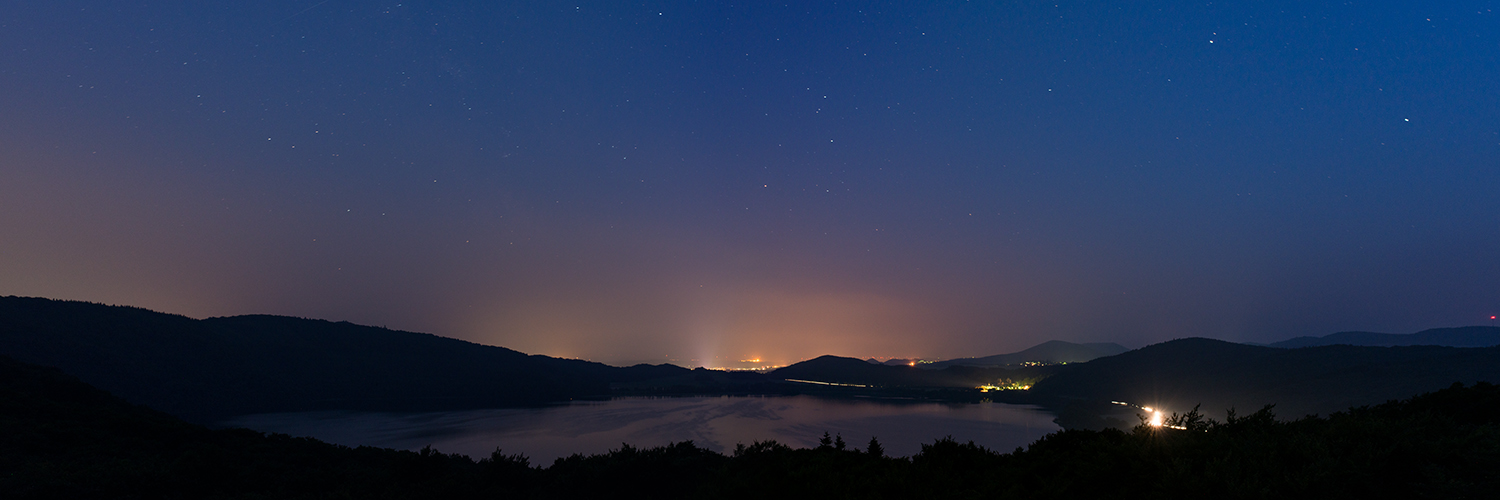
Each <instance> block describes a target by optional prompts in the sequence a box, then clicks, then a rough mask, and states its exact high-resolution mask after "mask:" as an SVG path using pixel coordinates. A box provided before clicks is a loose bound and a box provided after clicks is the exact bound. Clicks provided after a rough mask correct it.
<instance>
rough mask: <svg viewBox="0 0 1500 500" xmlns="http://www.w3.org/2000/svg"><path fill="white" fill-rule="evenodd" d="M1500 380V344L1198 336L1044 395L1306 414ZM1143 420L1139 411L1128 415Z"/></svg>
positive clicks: (1076, 373) (1077, 369)
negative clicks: (1256, 341)
mask: <svg viewBox="0 0 1500 500" xmlns="http://www.w3.org/2000/svg"><path fill="white" fill-rule="evenodd" d="M1476 381H1487V382H1494V381H1500V347H1490V348H1454V347H1437V346H1406V347H1361V346H1321V347H1308V348H1302V349H1278V348H1273V347H1261V346H1251V345H1244V344H1235V343H1231V342H1224V341H1220V340H1213V339H1204V338H1189V339H1179V340H1173V341H1170V342H1164V343H1161V344H1156V345H1151V346H1147V347H1143V348H1141V349H1136V350H1134V351H1130V352H1127V353H1124V354H1120V355H1117V356H1110V357H1106V358H1099V359H1096V360H1093V361H1089V362H1087V363H1082V364H1077V365H1068V369H1067V370H1062V371H1059V372H1058V373H1057V374H1055V375H1053V376H1052V377H1049V378H1047V379H1044V380H1042V381H1041V382H1039V383H1037V384H1036V385H1035V386H1034V387H1033V388H1032V390H1031V392H1032V393H1033V394H1034V395H1035V396H1036V397H1041V398H1054V399H1071V400H1084V401H1093V402H1105V403H1107V402H1109V401H1122V402H1126V403H1131V404H1135V405H1143V406H1153V407H1159V408H1163V409H1165V410H1167V411H1172V412H1185V411H1188V410H1191V409H1192V408H1193V407H1194V406H1195V405H1199V404H1201V405H1202V411H1203V413H1205V414H1210V415H1217V414H1222V413H1223V412H1224V411H1225V410H1227V409H1230V408H1234V409H1237V410H1239V411H1240V412H1241V413H1244V412H1248V411H1253V410H1256V409H1258V408H1261V407H1262V406H1264V405H1267V404H1276V413H1277V414H1278V415H1282V416H1284V417H1290V418H1297V417H1300V416H1303V415H1309V414H1328V413H1330V412H1334V411H1338V410H1342V409H1345V408H1349V407H1357V406H1364V405H1371V404H1377V403H1383V402H1385V401H1389V400H1394V399H1400V398H1405V397H1410V396H1411V395H1413V394H1419V393H1422V392H1427V391H1433V390H1437V389H1441V388H1444V387H1447V386H1449V385H1450V384H1453V383H1454V382H1465V383H1472V382H1476ZM1126 423H1127V424H1130V425H1133V424H1135V422H1134V421H1133V419H1131V420H1130V421H1127V422H1126Z"/></svg>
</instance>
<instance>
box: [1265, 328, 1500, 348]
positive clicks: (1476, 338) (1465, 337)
mask: <svg viewBox="0 0 1500 500" xmlns="http://www.w3.org/2000/svg"><path fill="white" fill-rule="evenodd" d="M1323 345H1358V346H1374V347H1395V346H1408V345H1438V346H1447V347H1490V346H1495V345H1500V327H1494V326H1464V327H1458V328H1433V329H1431V330H1422V331H1420V332H1417V333H1405V334H1402V333H1374V332H1339V333H1335V334H1332V335H1325V336H1322V337H1297V338H1294V339H1289V340H1283V341H1281V342H1276V343H1272V344H1267V346H1269V347H1283V348H1297V347H1315V346H1323Z"/></svg>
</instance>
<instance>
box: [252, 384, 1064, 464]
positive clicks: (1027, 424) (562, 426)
mask: <svg viewBox="0 0 1500 500" xmlns="http://www.w3.org/2000/svg"><path fill="white" fill-rule="evenodd" d="M223 425H226V426H231V427H247V428H250V429H255V430H259V431H265V432H279V433H284V434H291V435H293V436H312V437H315V438H318V439H321V440H323V441H328V442H332V443H338V444H342V445H347V446H358V445H369V446H378V447H383V448H397V449H408V450H415V449H420V448H422V447H423V446H427V445H432V447H433V448H436V449H438V450H439V451H442V452H444V453H462V454H465V455H469V456H471V457H474V458H481V457H488V456H489V454H490V452H492V451H494V450H495V448H496V447H499V448H501V449H503V450H504V451H505V452H506V453H507V454H512V453H525V454H526V455H527V456H529V457H531V459H532V463H533V464H539V465H550V464H551V463H552V461H553V460H554V459H556V458H559V457H564V456H568V455H572V454H574V453H583V454H586V455H587V454H595V453H604V452H607V451H609V450H610V449H617V448H619V447H620V444H621V443H629V444H630V445H631V446H635V447H640V448H647V447H653V446H660V445H664V444H667V443H670V442H677V441H687V440H692V441H693V443H695V444H697V445H698V446H700V447H704V448H708V449H711V450H715V451H718V452H721V453H728V452H730V451H732V450H733V449H734V446H735V444H739V443H743V444H747V445H748V444H751V443H753V442H755V441H764V440H771V439H774V440H776V441H779V442H781V443H783V444H787V445H790V446H793V447H799V448H803V447H812V446H816V445H817V443H818V438H819V437H822V435H823V433H824V432H828V433H829V434H832V435H842V436H843V437H844V440H845V441H847V442H848V443H849V445H850V446H853V447H858V448H864V446H865V444H866V443H868V442H869V440H870V437H872V436H874V437H878V438H879V439H880V443H881V445H882V446H884V447H885V449H886V452H887V453H889V454H891V455H896V456H910V455H912V454H914V453H916V452H918V451H920V450H921V445H922V444H930V443H932V442H933V441H934V440H937V439H939V438H941V437H943V436H950V435H951V436H953V438H954V439H957V440H959V441H970V440H972V441H974V442H975V443H976V444H979V445H981V446H984V447H986V448H989V449H992V450H996V451H1002V452H1006V451H1010V450H1013V449H1015V448H1016V447H1021V446H1025V445H1027V444H1029V443H1031V442H1032V441H1035V440H1036V439H1037V438H1039V437H1042V436H1043V435H1046V434H1048V433H1050V432H1054V431H1057V430H1058V429H1059V427H1058V426H1057V424H1054V423H1053V422H1052V415H1049V414H1047V413H1045V412H1042V411H1040V410H1038V409H1036V408H1035V407H1031V406H1021V405H1007V404H999V403H979V404H938V403H891V402H883V401H876V400H861V399H822V398H816V397H812V396H764V397H728V396H723V397H692V398H620V399H613V400H609V401H590V402H573V403H569V404H564V405H558V406H550V407H544V408H514V409H495V410H471V411H452V412H438V413H372V412H308V413H274V414H261V415H247V416H242V417H237V418H234V419H231V420H229V421H226V422H223Z"/></svg>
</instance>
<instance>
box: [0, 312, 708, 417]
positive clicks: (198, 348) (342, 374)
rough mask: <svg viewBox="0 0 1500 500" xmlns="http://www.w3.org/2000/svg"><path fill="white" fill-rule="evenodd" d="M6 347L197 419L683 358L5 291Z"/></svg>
mask: <svg viewBox="0 0 1500 500" xmlns="http://www.w3.org/2000/svg"><path fill="white" fill-rule="evenodd" d="M0 354H4V355H6V356H10V357H13V358H15V359H17V360H20V361H24V362H28V363H36V364H40V365H46V366H53V367H57V368H61V369H62V370H63V371H65V372H67V373H69V374H72V375H74V376H77V377H78V378H80V379H82V380H83V381H85V382H88V383H90V384H92V385H94V386H97V387H100V388H102V389H104V390H107V391H110V392H111V393H114V394H116V395H119V396H121V397H123V398H125V399H126V400H128V401H131V402H133V403H136V404H144V405H147V406H150V407H152V408H156V409H158V410H161V411H165V412H168V413H171V414H173V415H177V416H180V417H183V418H185V419H187V420H190V421H196V422H205V423H207V422H213V421H217V420H219V419H223V418H226V417H229V416H233V415H241V414H248V413H263V412H284V411H312V410H332V409H341V410H375V411H428V410H453V409H470V408H487V407H501V406H514V405H526V404H538V403H543V402H549V401H566V400H568V399H572V398H586V397H599V396H606V395H608V394H609V392H610V384H611V383H620V382H631V381H638V380H646V379H653V378H666V377H672V376H675V375H680V374H683V373H688V370H687V369H685V368H681V367H676V366H671V365H658V366H651V365H637V366H634V367H628V368H619V367H612V366H608V365H604V364H600V363H593V362H588V361H581V360H571V359H558V358H551V357H547V356H538V355H526V354H524V353H521V352H517V351H513V350H510V349H506V348H503V347H494V346H486V345H481V344H475V343H471V342H465V341H461V340H456V339H450V338H444V337H439V336H436V335H430V334H424V333H414V332H405V331H399V330H389V329H385V328H377V327H369V326H360V325H355V324H351V323H347V322H338V323H334V322H329V321H322V320H311V319H302V318H291V317H284V316H235V317H227V318H209V319H204V320H196V319H192V318H188V317H185V316H179V315H173V314H164V313H159V312H154V311H149V310H145V309H140V308H134V307H121V306H106V305H100V304H90V303H85V302H72V301H58V300H49V299H39V298H22V297H3V298H0Z"/></svg>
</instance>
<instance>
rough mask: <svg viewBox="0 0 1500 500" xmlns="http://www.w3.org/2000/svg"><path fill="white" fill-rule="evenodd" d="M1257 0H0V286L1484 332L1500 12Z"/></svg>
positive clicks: (1119, 335)
mask: <svg viewBox="0 0 1500 500" xmlns="http://www.w3.org/2000/svg"><path fill="white" fill-rule="evenodd" d="M1245 4H1247V5H1241V4H1238V3H1234V2H1212V3H1204V2H1196V3H1194V2H1150V1H1143V2H1120V1H1114V2H1079V1H1057V0H1054V1H1049V2H980V1H967V2H963V1H941V2H896V3H890V2H795V3H791V4H790V5H786V4H781V3H775V4H773V3H769V2H749V3H737V2H707V1H698V2H690V1H674V2H645V3H642V2H618V1H593V2H570V3H562V2H425V1H407V2H402V3H396V2H374V1H360V0H326V1H323V0H297V1H291V0H275V1H258V2H229V1H160V2H149V3H142V2H129V1H119V0H109V1H102V0H100V1H75V0H49V1H45V2H37V1H33V2H7V5H6V6H5V8H4V9H3V12H4V14H0V295H24V296H43V297H50V298H58V299H74V300H88V301H95V302H104V303H111V304H121V305H133V306H139V307H145V308H150V309H155V310H160V311H165V312H172V313H179V314H185V315H188V316H192V317H208V316H225V315H238V314H252V313H263V314H282V315H293V316H303V317H311V318H319V319H328V320H334V321H338V320H347V321H351V322H355V323H361V324H369V325H377V326H379V325H384V326H388V327H390V328H399V329H405V330H414V331H422V332H429V333H435V334H439V335H444V336H450V337H457V338H462V339H466V340H472V341H475V342H481V343H485V344H492V345H502V346H506V347H510V348H513V349H518V350H521V351H525V352H531V353H541V354H548V355H554V356H570V357H582V358H587V359H593V360H596V361H603V362H608V363H616V364H621V363H634V362H663V361H668V360H675V361H674V362H676V363H678V364H683V365H687V366H693V365H696V364H708V365H710V366H721V365H725V364H726V363H727V362H733V361H738V360H740V359H746V358H753V357H759V358H763V359H764V360H765V362H767V363H786V362H790V361H796V360H799V359H805V358H810V357H813V356H817V355H820V354H840V355H846V356H858V357H867V356H922V357H928V358H949V357H958V356H974V355H988V354H996V353H1000V352H1010V351H1016V350H1020V349H1024V348H1026V347H1030V346H1031V345H1034V344H1036V343H1039V342H1042V341H1045V340H1049V339H1060V340H1069V341H1077V342H1083V341H1112V342H1119V343H1121V344H1124V345H1126V346H1129V347H1140V346H1142V345H1146V344H1150V343H1155V342H1160V341H1165V340H1170V339H1173V338H1181V337H1189V336H1207V337H1214V338H1220V339H1225V340H1233V341H1252V342H1270V341H1277V340H1282V339H1286V338H1290V337H1293V336H1298V335H1324V334H1328V333H1333V332H1337V331H1344V330H1370V331H1381V332H1391V333H1408V332H1413V331H1417V330H1421V329H1425V328H1431V327H1443V326H1459V325H1470V324H1489V322H1490V320H1489V317H1490V315H1491V314H1496V313H1497V312H1500V17H1497V13H1496V12H1495V10H1497V9H1500V2H1492V1H1490V2H1472V1H1454V2H1344V3H1338V4H1336V5H1335V4H1332V3H1329V4H1320V5H1309V4H1310V2H1245ZM726 360H727V361H726Z"/></svg>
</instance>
